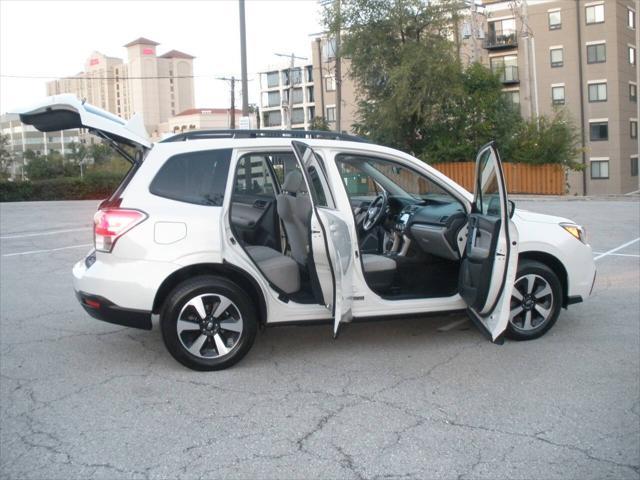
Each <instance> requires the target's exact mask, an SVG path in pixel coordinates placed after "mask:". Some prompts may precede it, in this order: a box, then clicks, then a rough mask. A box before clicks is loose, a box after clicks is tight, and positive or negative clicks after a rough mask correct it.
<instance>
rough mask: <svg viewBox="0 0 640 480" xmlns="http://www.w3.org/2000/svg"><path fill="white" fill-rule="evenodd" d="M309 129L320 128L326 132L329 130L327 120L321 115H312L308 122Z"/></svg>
mask: <svg viewBox="0 0 640 480" xmlns="http://www.w3.org/2000/svg"><path fill="white" fill-rule="evenodd" d="M309 130H320V131H324V132H328V131H329V130H331V129H330V128H329V122H327V120H326V119H324V118H322V117H313V120H311V123H310V124H309Z"/></svg>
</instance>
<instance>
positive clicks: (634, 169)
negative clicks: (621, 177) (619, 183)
mask: <svg viewBox="0 0 640 480" xmlns="http://www.w3.org/2000/svg"><path fill="white" fill-rule="evenodd" d="M629 160H631V165H630V170H631V176H632V177H637V176H638V157H637V156H635V157H631V158H630V159H629Z"/></svg>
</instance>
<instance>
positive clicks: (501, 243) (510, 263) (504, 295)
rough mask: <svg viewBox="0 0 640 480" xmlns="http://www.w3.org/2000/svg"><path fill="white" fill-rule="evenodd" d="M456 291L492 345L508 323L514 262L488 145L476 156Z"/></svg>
mask: <svg viewBox="0 0 640 480" xmlns="http://www.w3.org/2000/svg"><path fill="white" fill-rule="evenodd" d="M468 229H469V230H468V235H467V244H466V248H465V252H464V256H463V260H462V265H461V267H460V279H459V291H460V295H461V296H462V298H463V299H464V301H465V302H466V303H467V306H468V308H469V313H470V316H471V318H472V319H473V320H474V322H475V323H476V324H477V325H478V327H479V328H480V329H481V330H482V331H483V333H485V334H486V335H487V336H488V337H489V338H490V339H491V340H492V341H493V342H499V341H501V340H502V334H503V332H504V331H505V329H506V328H507V325H508V322H509V313H510V302H511V291H512V289H513V283H514V281H515V275H516V269H517V264H518V230H517V228H516V226H515V225H514V223H513V222H512V221H511V219H510V210H509V203H508V199H507V188H506V183H505V181H504V175H503V172H502V164H501V162H500V156H499V154H498V151H497V149H496V147H495V145H494V143H493V142H492V143H489V144H487V145H485V146H484V147H482V148H481V149H480V152H479V153H478V156H477V157H476V182H475V196H474V203H473V208H472V212H471V214H470V215H469V223H468Z"/></svg>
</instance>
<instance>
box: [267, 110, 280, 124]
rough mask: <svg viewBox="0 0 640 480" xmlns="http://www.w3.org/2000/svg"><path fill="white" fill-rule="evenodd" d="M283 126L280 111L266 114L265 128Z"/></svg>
mask: <svg viewBox="0 0 640 480" xmlns="http://www.w3.org/2000/svg"><path fill="white" fill-rule="evenodd" d="M281 124H282V114H281V113H280V110H275V111H273V112H265V113H264V125H265V127H279V126H280V125H281Z"/></svg>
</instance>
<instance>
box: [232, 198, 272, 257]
mask: <svg viewBox="0 0 640 480" xmlns="http://www.w3.org/2000/svg"><path fill="white" fill-rule="evenodd" d="M231 221H232V222H233V225H234V227H235V228H236V233H237V235H238V236H239V237H240V241H241V242H243V243H245V244H248V245H264V246H266V247H270V248H273V249H275V250H279V248H280V247H279V241H278V238H279V229H278V219H277V215H276V208H275V199H274V198H273V197H266V196H260V195H234V197H233V200H232V208H231Z"/></svg>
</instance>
